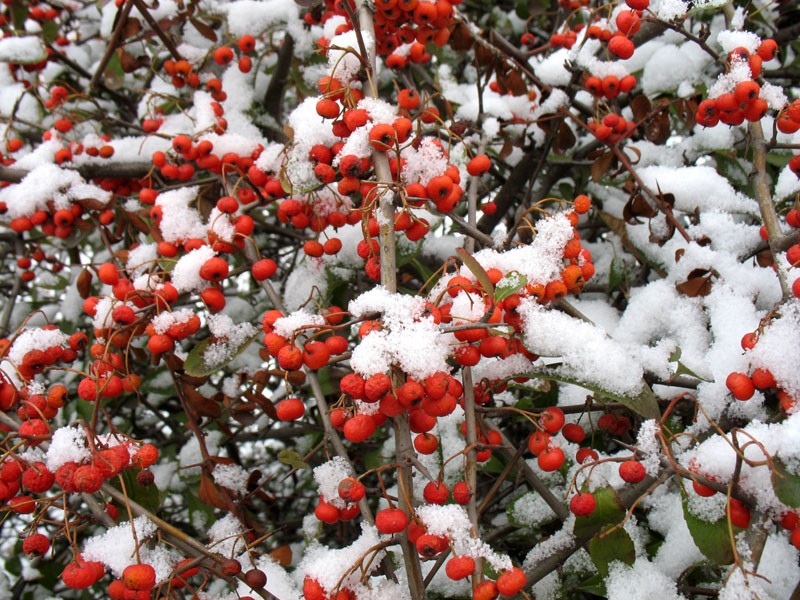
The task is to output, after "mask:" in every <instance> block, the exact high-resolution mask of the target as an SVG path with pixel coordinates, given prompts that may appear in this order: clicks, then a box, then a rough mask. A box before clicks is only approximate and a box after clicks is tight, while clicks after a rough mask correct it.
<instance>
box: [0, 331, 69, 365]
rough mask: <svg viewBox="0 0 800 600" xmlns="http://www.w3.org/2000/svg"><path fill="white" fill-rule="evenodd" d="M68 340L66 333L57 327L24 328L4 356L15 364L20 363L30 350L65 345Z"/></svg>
mask: <svg viewBox="0 0 800 600" xmlns="http://www.w3.org/2000/svg"><path fill="white" fill-rule="evenodd" d="M68 342H69V338H68V337H67V335H66V334H65V333H64V332H62V331H61V330H59V329H26V330H25V331H23V332H22V333H21V334H20V335H19V336H18V337H17V339H15V340H14V344H13V345H12V346H11V349H10V350H9V351H8V354H7V355H6V358H8V360H10V361H11V362H13V363H14V364H16V365H21V364H22V360H23V358H24V357H25V355H26V354H27V353H28V352H30V351H31V350H46V349H47V348H50V347H51V346H65V345H66V344H67V343H68Z"/></svg>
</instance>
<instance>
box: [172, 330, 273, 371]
mask: <svg viewBox="0 0 800 600" xmlns="http://www.w3.org/2000/svg"><path fill="white" fill-rule="evenodd" d="M257 337H258V334H256V335H253V336H251V337H249V338H247V339H246V340H245V341H244V342H243V343H242V345H241V346H239V347H238V348H236V349H234V350H232V351H231V352H230V353H229V356H228V358H227V359H226V360H224V361H222V362H221V363H219V364H216V365H214V366H213V367H210V366H208V365H207V364H206V361H205V358H204V354H205V351H206V348H208V346H209V345H210V344H211V339H210V338H209V339H206V340H203V341H202V342H200V343H199V344H197V346H195V347H194V348H192V350H191V351H190V352H189V355H188V356H187V357H186V360H185V361H184V362H183V369H184V371H186V373H187V375H192V376H193V377H206V376H208V375H211V374H212V373H215V372H217V371H219V370H220V369H221V368H222V367H224V366H225V365H227V364H228V363H230V362H231V361H232V360H233V359H234V358H236V357H237V356H239V355H240V354H241V353H242V352H244V351H245V349H246V348H247V347H248V346H249V345H250V342H252V341H253V340H254V339H256V338H257Z"/></svg>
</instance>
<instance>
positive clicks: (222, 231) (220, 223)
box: [208, 206, 236, 242]
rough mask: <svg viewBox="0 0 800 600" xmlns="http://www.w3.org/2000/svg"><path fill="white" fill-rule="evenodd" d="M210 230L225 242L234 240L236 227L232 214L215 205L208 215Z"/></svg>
mask: <svg viewBox="0 0 800 600" xmlns="http://www.w3.org/2000/svg"><path fill="white" fill-rule="evenodd" d="M208 231H209V232H213V233H214V235H215V236H216V237H217V238H219V239H220V240H222V241H223V242H232V241H233V236H234V233H235V232H236V229H235V228H234V226H233V223H231V218H230V216H229V215H228V214H227V213H224V212H222V211H221V210H220V209H218V208H217V207H216V206H215V207H214V208H213V209H212V210H211V214H210V215H208Z"/></svg>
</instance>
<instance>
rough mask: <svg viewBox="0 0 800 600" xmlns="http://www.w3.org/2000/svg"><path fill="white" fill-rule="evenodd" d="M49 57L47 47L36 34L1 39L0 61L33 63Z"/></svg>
mask: <svg viewBox="0 0 800 600" xmlns="http://www.w3.org/2000/svg"><path fill="white" fill-rule="evenodd" d="M46 58H47V48H45V47H44V44H43V43H42V40H41V39H40V38H39V37H37V36H34V35H30V36H24V37H6V38H3V39H0V61H2V62H8V63H14V64H18V65H32V64H34V63H38V62H42V61H43V60H45V59H46Z"/></svg>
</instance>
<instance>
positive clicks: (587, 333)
mask: <svg viewBox="0 0 800 600" xmlns="http://www.w3.org/2000/svg"><path fill="white" fill-rule="evenodd" d="M518 311H519V314H520V315H521V316H522V319H523V323H524V329H523V331H524V335H525V346H526V347H527V348H528V349H530V350H531V351H532V352H535V353H536V354H539V355H542V356H559V357H561V358H562V366H561V367H560V370H561V371H562V372H563V373H564V374H565V375H567V376H569V377H577V378H579V379H581V380H584V381H586V382H588V383H592V384H595V385H598V386H600V387H601V388H603V389H605V390H607V391H609V392H612V393H617V394H623V395H627V394H632V395H637V394H638V393H639V392H640V391H641V389H642V375H643V370H642V365H641V363H640V361H639V358H638V357H637V356H636V355H635V354H634V352H633V350H632V348H629V347H628V346H626V345H623V344H620V343H619V342H617V341H616V340H613V339H612V338H610V337H609V336H608V334H607V333H606V332H605V331H603V330H602V329H601V328H599V327H596V326H595V325H592V324H590V323H586V322H584V321H580V320H578V319H576V318H573V317H570V316H569V315H566V314H564V313H561V312H558V311H555V310H547V309H545V308H544V307H542V306H541V305H539V304H538V303H537V302H536V301H535V300H532V299H530V298H525V299H523V301H522V303H521V304H520V306H519V309H518Z"/></svg>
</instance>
